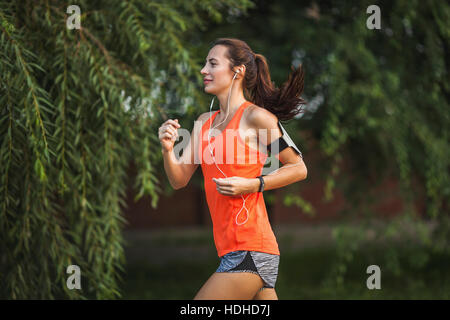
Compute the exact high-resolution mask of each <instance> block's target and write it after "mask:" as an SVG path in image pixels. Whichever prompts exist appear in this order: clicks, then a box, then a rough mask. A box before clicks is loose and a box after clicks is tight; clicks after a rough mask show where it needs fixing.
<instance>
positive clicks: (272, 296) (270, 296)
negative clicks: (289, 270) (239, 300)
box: [253, 288, 278, 300]
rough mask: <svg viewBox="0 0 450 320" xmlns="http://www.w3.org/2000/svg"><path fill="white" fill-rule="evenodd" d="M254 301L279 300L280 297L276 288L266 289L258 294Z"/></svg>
mask: <svg viewBox="0 0 450 320" xmlns="http://www.w3.org/2000/svg"><path fill="white" fill-rule="evenodd" d="M253 300H278V296H277V293H276V292H275V289H274V288H264V289H263V290H259V291H258V292H257V293H256V295H255V296H254V297H253Z"/></svg>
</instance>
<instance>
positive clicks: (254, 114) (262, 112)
mask: <svg viewBox="0 0 450 320" xmlns="http://www.w3.org/2000/svg"><path fill="white" fill-rule="evenodd" d="M248 109H249V110H248V115H247V121H248V123H249V124H250V125H251V126H252V127H254V128H259V129H271V128H273V129H276V128H278V118H277V116H276V115H274V114H273V113H272V112H270V111H269V110H267V109H265V108H262V107H259V106H257V105H255V104H252V105H251V106H249V107H248Z"/></svg>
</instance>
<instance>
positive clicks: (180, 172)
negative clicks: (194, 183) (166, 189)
mask: <svg viewBox="0 0 450 320" xmlns="http://www.w3.org/2000/svg"><path fill="white" fill-rule="evenodd" d="M206 115H207V113H203V114H201V115H200V116H199V117H198V119H197V121H195V122H194V128H193V129H192V132H191V136H190V139H189V142H188V145H187V146H186V148H185V149H184V151H183V155H182V156H181V157H180V159H177V158H176V156H175V153H174V152H173V146H174V143H175V141H174V140H171V141H170V142H168V141H167V140H168V139H170V138H171V137H176V135H177V132H176V130H177V129H178V128H179V127H178V128H177V126H176V123H175V122H174V121H173V120H167V121H166V122H165V124H164V125H169V126H170V127H169V128H168V129H167V130H164V129H165V127H164V125H163V126H161V128H160V136H159V137H160V141H161V146H162V150H161V152H162V154H163V159H164V170H165V171H166V174H167V177H168V178H169V182H170V185H171V186H172V187H173V188H174V189H175V190H177V189H181V188H184V187H185V186H186V185H187V184H188V183H189V180H190V179H191V177H192V175H193V174H194V172H195V170H196V169H197V167H198V165H199V164H198V163H195V159H194V158H195V157H194V153H195V148H194V146H198V141H197V140H198V133H199V132H200V129H201V125H202V123H203V121H204V119H205V117H206ZM194 141H195V142H194Z"/></svg>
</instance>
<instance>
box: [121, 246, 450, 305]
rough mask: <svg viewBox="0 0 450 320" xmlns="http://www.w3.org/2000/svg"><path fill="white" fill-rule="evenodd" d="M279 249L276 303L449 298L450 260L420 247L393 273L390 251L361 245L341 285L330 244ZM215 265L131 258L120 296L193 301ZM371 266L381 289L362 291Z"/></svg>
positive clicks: (214, 260)
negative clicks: (375, 269)
mask: <svg viewBox="0 0 450 320" xmlns="http://www.w3.org/2000/svg"><path fill="white" fill-rule="evenodd" d="M159 245H161V243H159ZM171 245H173V243H171ZM190 245H193V244H192V243H191V244H190ZM283 246H284V247H286V248H287V247H289V246H287V245H284V244H283V243H281V242H280V250H281V257H280V267H279V275H278V280H277V285H276V287H277V288H276V289H277V293H278V296H279V298H280V299H295V300H305V299H450V277H449V272H450V259H449V257H448V256H444V255H439V254H433V253H430V252H428V251H427V250H426V249H424V248H408V247H404V248H401V250H400V253H401V254H400V256H399V257H398V259H397V260H394V262H395V261H396V262H398V264H399V265H401V267H402V268H401V270H402V271H401V272H400V273H397V274H396V273H395V264H394V265H392V264H391V265H390V266H388V264H387V260H386V253H387V252H389V248H386V247H376V246H365V247H364V248H363V250H360V251H357V252H356V253H355V255H354V257H353V260H352V262H351V263H350V264H349V268H348V270H346V271H345V273H344V275H343V280H344V281H343V283H342V285H341V286H337V285H336V284H335V282H333V281H331V282H326V279H330V274H331V272H332V270H333V266H334V265H335V262H336V252H335V248H334V247H333V246H330V245H328V246H321V247H310V248H302V249H295V250H294V249H286V250H283ZM169 247H170V246H169ZM168 249H169V248H168ZM218 263H219V259H218V257H217V256H216V255H215V252H213V251H210V252H209V253H208V254H206V255H205V256H203V257H201V258H199V259H198V260H197V261H196V260H194V259H190V260H189V261H185V260H181V259H177V257H174V258H173V259H172V260H171V261H168V262H166V263H162V264H149V263H148V262H144V261H136V260H134V262H133V263H130V264H129V265H128V266H127V267H126V270H127V274H126V276H125V279H124V280H125V283H124V284H123V286H122V298H123V299H156V300H159V299H192V298H193V297H194V296H195V294H196V292H197V291H198V289H200V287H201V286H202V285H203V283H204V282H205V281H206V280H207V279H208V278H209V276H210V275H211V274H212V273H213V272H214V271H215V269H216V268H217V267H218ZM371 264H376V265H378V266H379V267H380V268H381V289H380V290H369V289H367V287H366V280H367V278H368V277H369V276H370V275H369V274H367V273H366V268H367V266H369V265H371ZM420 266H421V268H420ZM390 270H394V271H390ZM334 278H335V277H334ZM334 278H331V279H334Z"/></svg>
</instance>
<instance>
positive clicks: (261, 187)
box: [257, 175, 264, 192]
mask: <svg viewBox="0 0 450 320" xmlns="http://www.w3.org/2000/svg"><path fill="white" fill-rule="evenodd" d="M263 176H264V175H262V176H258V177H257V178H258V179H259V181H260V183H259V190H258V192H263V191H264V179H263Z"/></svg>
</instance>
